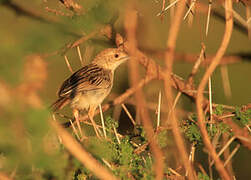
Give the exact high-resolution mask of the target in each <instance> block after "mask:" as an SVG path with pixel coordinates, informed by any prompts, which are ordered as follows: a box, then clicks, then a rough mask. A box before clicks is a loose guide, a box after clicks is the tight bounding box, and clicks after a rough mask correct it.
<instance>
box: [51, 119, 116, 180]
mask: <svg viewBox="0 0 251 180" xmlns="http://www.w3.org/2000/svg"><path fill="white" fill-rule="evenodd" d="M51 123H52V125H53V127H54V128H55V130H56V132H57V134H58V135H59V136H60V137H61V139H62V143H63V145H64V146H65V147H66V149H68V150H69V152H70V153H71V154H72V155H73V156H74V157H75V158H77V159H78V160H79V161H80V162H81V163H82V164H83V165H84V166H86V168H88V169H89V170H91V171H92V172H93V173H94V174H95V175H96V176H97V177H98V178H100V179H111V180H113V179H114V180H115V179H117V178H116V177H115V176H114V175H112V174H111V173H110V172H109V171H108V170H107V169H106V168H105V167H103V166H102V165H101V164H100V163H99V162H98V161H97V160H96V159H95V158H93V157H92V156H91V154H89V153H88V152H87V151H86V150H85V149H84V148H83V147H82V146H81V145H80V144H79V143H78V142H77V141H76V140H75V139H74V138H73V137H72V136H71V135H70V134H69V133H68V132H67V131H66V130H65V129H64V128H63V127H61V126H60V125H59V124H57V122H55V121H52V122H51Z"/></svg>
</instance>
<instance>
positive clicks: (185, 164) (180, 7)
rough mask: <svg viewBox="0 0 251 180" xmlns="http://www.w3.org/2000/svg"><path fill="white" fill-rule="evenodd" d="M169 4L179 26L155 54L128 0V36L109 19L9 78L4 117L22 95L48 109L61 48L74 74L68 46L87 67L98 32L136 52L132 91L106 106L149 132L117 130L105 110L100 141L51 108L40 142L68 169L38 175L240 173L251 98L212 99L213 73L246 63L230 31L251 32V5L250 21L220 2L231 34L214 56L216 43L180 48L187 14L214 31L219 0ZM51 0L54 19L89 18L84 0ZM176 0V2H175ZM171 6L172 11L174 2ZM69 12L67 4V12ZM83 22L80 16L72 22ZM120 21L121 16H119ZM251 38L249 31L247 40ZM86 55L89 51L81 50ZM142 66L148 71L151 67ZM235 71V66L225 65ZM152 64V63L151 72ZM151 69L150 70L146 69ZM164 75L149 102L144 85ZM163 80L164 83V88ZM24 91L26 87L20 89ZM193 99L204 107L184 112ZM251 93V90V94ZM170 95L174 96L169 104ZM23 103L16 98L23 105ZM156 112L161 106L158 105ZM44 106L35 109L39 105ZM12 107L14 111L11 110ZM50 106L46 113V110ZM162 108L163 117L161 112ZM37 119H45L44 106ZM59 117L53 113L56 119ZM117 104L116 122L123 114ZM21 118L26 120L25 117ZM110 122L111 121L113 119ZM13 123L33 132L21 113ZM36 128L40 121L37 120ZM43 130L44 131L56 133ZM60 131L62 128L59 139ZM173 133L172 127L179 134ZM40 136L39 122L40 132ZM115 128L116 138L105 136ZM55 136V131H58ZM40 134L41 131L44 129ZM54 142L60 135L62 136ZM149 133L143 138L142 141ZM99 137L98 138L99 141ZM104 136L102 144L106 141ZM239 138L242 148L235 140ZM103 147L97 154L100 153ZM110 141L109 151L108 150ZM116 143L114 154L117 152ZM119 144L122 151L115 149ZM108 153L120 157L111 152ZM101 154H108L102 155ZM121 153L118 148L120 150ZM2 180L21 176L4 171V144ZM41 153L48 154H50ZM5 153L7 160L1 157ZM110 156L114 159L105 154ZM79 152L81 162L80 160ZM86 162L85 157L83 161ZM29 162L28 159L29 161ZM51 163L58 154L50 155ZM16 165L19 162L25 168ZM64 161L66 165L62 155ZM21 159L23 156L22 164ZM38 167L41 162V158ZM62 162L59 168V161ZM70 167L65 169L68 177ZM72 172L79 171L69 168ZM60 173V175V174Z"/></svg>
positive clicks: (228, 1)
mask: <svg viewBox="0 0 251 180" xmlns="http://www.w3.org/2000/svg"><path fill="white" fill-rule="evenodd" d="M170 2H172V3H169V1H165V0H162V1H161V2H158V3H159V4H161V6H162V9H160V13H159V14H158V15H157V16H158V17H159V20H160V21H164V18H165V13H166V11H171V12H172V13H173V14H171V18H170V21H171V23H170V29H169V30H168V33H166V35H167V36H168V38H167V42H166V50H165V51H158V50H156V51H154V52H152V53H149V52H148V51H147V50H145V51H144V52H143V51H142V50H140V49H139V47H138V42H137V27H138V19H139V18H138V16H140V14H139V13H138V12H137V8H138V3H135V2H134V1H128V2H126V3H125V7H124V8H123V9H124V18H123V23H124V24H123V28H124V31H125V32H124V35H123V36H122V35H121V34H122V33H121V34H120V33H118V32H116V30H115V28H114V26H113V24H110V25H103V26H101V27H98V28H96V30H94V31H92V32H91V33H89V34H85V35H83V36H82V37H79V38H77V39H76V40H75V41H72V42H71V43H68V44H67V45H66V46H64V48H62V49H59V50H57V51H56V52H54V53H48V54H42V55H31V56H29V57H27V60H26V63H25V66H24V70H23V71H24V72H23V74H24V75H23V76H24V77H26V78H24V80H23V82H22V83H20V84H19V85H18V86H17V87H9V86H8V85H7V83H5V82H1V81H0V92H1V94H2V96H3V98H1V99H0V107H3V110H0V113H2V114H5V111H8V110H10V108H9V107H11V106H13V105H14V104H15V103H16V102H13V100H12V99H13V98H15V99H17V100H18V101H17V103H18V105H19V107H22V108H28V107H29V108H34V109H43V100H42V99H41V97H40V96H39V93H38V92H39V91H41V89H43V88H44V86H45V85H44V83H45V80H46V79H47V78H48V75H47V69H48V67H47V64H48V62H46V63H45V60H44V59H46V58H48V57H51V56H54V55H55V54H61V55H62V59H63V56H64V59H65V61H66V65H67V67H68V69H69V71H70V72H73V70H72V67H71V65H70V62H69V60H68V58H67V57H68V55H67V53H68V52H69V51H74V52H76V54H78V56H79V59H80V61H81V64H84V61H85V60H86V59H89V58H90V57H91V55H90V54H92V51H93V50H91V48H90V47H89V46H87V48H86V49H85V50H81V47H83V45H84V44H85V43H86V42H87V41H88V40H92V39H97V38H100V39H101V38H104V37H105V38H106V40H107V41H109V43H110V44H112V45H113V46H116V47H123V48H124V50H125V51H126V52H127V53H128V54H129V55H130V56H131V59H130V61H129V62H128V78H129V82H130V83H129V84H130V88H128V89H127V90H126V91H125V92H124V93H122V94H120V95H117V96H116V97H115V96H112V98H111V101H110V102H109V103H104V104H102V112H103V113H104V112H106V111H108V110H110V109H119V108H120V110H119V111H121V109H123V111H125V112H126V115H127V116H128V119H130V120H131V124H133V125H134V126H135V127H134V130H135V129H136V130H139V131H140V133H138V134H137V133H136V134H137V135H135V132H134V131H133V132H132V133H131V134H129V135H128V134H127V135H125V134H123V135H122V134H119V133H118V132H117V130H116V128H117V127H118V124H117V122H115V121H114V120H111V118H109V117H108V115H107V114H106V113H104V117H103V116H102V126H98V127H99V129H100V130H102V132H103V133H102V134H104V136H103V137H102V139H101V140H98V139H97V138H96V137H95V136H90V135H88V134H90V133H88V132H85V130H86V128H84V129H85V130H84V134H85V136H84V137H83V138H82V139H81V138H80V137H79V135H78V132H77V130H76V129H77V128H76V127H75V126H76V125H75V122H74V121H73V119H72V118H71V117H68V116H66V115H62V114H54V115H50V117H47V116H48V112H47V110H43V111H45V112H42V113H45V114H46V115H41V116H46V118H45V119H47V118H48V119H49V126H48V127H46V129H47V130H48V129H50V134H49V135H48V134H47V135H48V136H49V138H48V137H47V138H48V139H46V137H41V138H37V139H35V141H36V143H38V144H43V148H42V149H43V151H45V154H49V155H50V154H54V155H55V151H57V153H59V154H61V155H63V156H64V157H63V159H64V163H65V164H66V165H65V166H64V168H62V167H60V168H61V170H62V171H61V172H60V173H61V176H58V177H57V175H55V174H58V173H55V174H54V173H53V172H49V173H51V174H53V175H52V176H44V174H46V173H47V171H46V170H47V169H48V168H46V164H45V167H43V168H44V169H43V170H39V168H35V166H34V169H33V170H32V173H31V174H32V175H30V177H31V179H39V178H41V179H61V178H62V179H79V180H80V179H92V178H94V177H97V178H99V179H120V178H121V179H132V180H133V179H158V180H161V179H189V180H194V179H203V180H206V179H216V178H218V177H220V178H221V179H226V180H228V179H236V176H235V172H234V171H233V168H232V159H233V158H234V156H235V154H236V152H237V151H238V149H239V148H240V147H245V148H246V149H248V150H249V153H250V151H251V130H250V125H251V124H250V116H251V104H246V105H243V106H241V107H233V106H229V105H219V104H216V103H214V102H213V100H212V99H213V96H214V94H213V93H212V88H211V76H212V74H213V73H214V72H215V69H216V67H217V66H218V65H227V64H232V63H237V62H241V61H242V58H241V57H240V56H238V55H231V56H230V55H228V56H225V52H226V49H227V47H228V45H229V41H230V38H231V37H232V31H233V24H234V23H235V24H240V26H241V27H244V29H245V30H246V31H247V32H248V35H250V34H251V33H250V30H251V29H250V22H251V20H250V7H249V5H250V2H249V1H241V2H237V3H243V4H244V5H245V6H246V15H247V18H246V19H247V20H244V19H240V18H241V16H240V15H238V14H237V13H236V12H235V11H234V10H233V7H232V4H233V3H236V2H233V1H232V0H225V1H224V2H220V3H219V4H217V6H222V7H224V11H225V12H224V13H225V14H224V16H222V17H224V19H223V21H222V22H224V23H225V25H224V26H225V30H224V34H223V36H222V37H221V39H222V40H221V44H220V46H219V47H218V48H217V49H218V50H217V52H216V53H215V54H214V55H211V56H207V55H206V49H207V45H206V43H204V42H201V50H200V53H199V54H192V53H183V54H182V53H178V52H177V51H176V42H177V38H178V36H179V31H180V28H181V24H182V23H184V19H188V22H189V24H190V25H191V26H192V25H193V21H194V19H193V17H194V14H195V13H202V14H204V16H205V15H206V16H207V18H206V19H207V20H206V28H205V32H206V33H205V37H206V36H207V34H208V28H209V26H210V17H211V16H213V14H214V13H215V11H214V10H213V9H212V7H211V3H212V2H211V1H210V2H209V6H206V5H205V4H204V3H202V2H197V1H184V0H180V1H170ZM44 3H45V4H46V8H45V9H46V13H51V14H53V15H55V16H62V17H71V16H73V15H74V16H84V15H83V14H82V13H83V12H82V10H83V9H84V7H82V6H81V5H79V4H78V1H75V0H62V1H60V6H59V7H58V9H54V8H50V6H49V5H48V6H47V3H48V2H47V1H45V2H44ZM169 4H170V6H168V5H169ZM2 5H5V6H6V7H9V8H12V9H13V10H15V11H17V12H18V13H21V14H23V15H25V16H28V17H31V18H38V19H40V20H42V21H49V22H50V23H58V22H57V21H54V20H53V19H48V18H47V17H46V18H45V17H43V16H41V15H40V14H38V13H35V12H33V11H30V10H28V9H27V8H25V7H19V6H18V4H15V3H13V1H3V2H2ZM166 7H167V8H166ZM65 9H68V11H66V10H65ZM73 20H74V19H73ZM115 21H116V20H115ZM247 38H248V37H247ZM81 51H83V52H85V53H84V55H82V54H83V53H82V52H81ZM149 54H151V55H153V56H150V55H149ZM152 57H158V58H160V59H162V61H163V62H164V65H163V66H161V65H159V64H158V63H157V62H156V61H155V60H154V58H152ZM176 59H180V60H183V61H186V62H189V63H191V64H193V67H192V69H191V72H190V75H189V76H188V78H181V77H179V76H178V75H176V74H175V73H174V70H173V69H174V68H173V66H174V64H175V63H176V62H177V61H176ZM142 67H143V68H142ZM202 67H206V70H205V72H204V74H203V76H202V77H201V79H200V80H199V83H198V84H197V85H196V84H195V77H196V75H197V74H198V72H199V71H200V69H201V68H202ZM225 68H226V67H225ZM142 69H143V70H142ZM141 71H144V73H139V72H141ZM224 71H226V69H225V70H224V66H223V67H222V72H223V79H224V83H223V86H224V91H225V93H226V96H231V90H230V85H229V79H228V76H227V75H226V73H225V76H224ZM156 82H158V83H159V84H161V85H160V86H158V87H157V86H156V92H159V99H158V101H157V100H156V104H154V105H153V106H151V105H150V104H149V102H148V100H147V96H149V93H146V92H145V90H144V87H145V86H147V85H149V84H150V85H151V83H152V84H154V83H156ZM161 87H163V88H161ZM14 92H19V93H14ZM182 96H186V97H189V99H191V103H193V104H195V105H196V112H188V111H187V110H186V109H182V108H181V107H179V106H178V105H177V104H179V101H181V97H182ZM247 98H250V97H247ZM163 102H165V103H163ZM125 103H126V104H130V105H133V107H134V109H135V110H136V114H137V117H136V115H135V113H132V112H130V110H129V109H127V106H126V105H125ZM16 106H17V105H16ZM152 109H154V110H156V113H154V112H153V110H152ZM35 111H36V110H35ZM11 112H12V110H11ZM46 112H47V113H46ZM100 112H101V109H100V110H99V111H96V116H98V114H100ZM155 115H156V118H153V116H155ZM29 117H31V118H37V119H39V118H41V117H40V115H39V113H38V115H35V116H34V117H33V116H32V115H31V116H29ZM52 117H53V118H52ZM60 117H61V118H63V119H66V120H67V122H66V123H65V124H64V126H68V127H69V128H67V129H66V128H63V127H62V126H61V125H60V124H61V123H60V121H59V120H58V119H60ZM116 117H118V115H117V116H116V113H115V110H114V116H113V117H112V119H116ZM20 119H21V118H20ZM80 120H81V123H82V125H83V126H89V125H90V123H89V120H88V116H87V115H83V116H82V117H81V119H80ZM110 121H111V122H110ZM16 122H17V121H13V122H11V125H10V126H11V127H13V128H14V129H15V127H18V130H16V129H15V130H13V132H14V134H15V136H14V137H16V136H21V137H24V136H25V132H26V130H25V127H23V124H22V123H23V122H22V120H20V121H18V122H19V124H16ZM30 127H31V128H32V127H35V126H33V124H32V123H31V122H30ZM47 130H44V131H47ZM53 132H56V136H55V137H54V136H53V135H51V134H53ZM170 132H171V133H170ZM30 133H31V135H32V129H31V132H30ZM106 133H107V135H106ZM54 135H55V134H54ZM38 136H40V135H38ZM134 136H138V137H139V138H140V142H138V141H134V140H133V138H134ZM52 137H53V138H54V139H53V138H52ZM170 137H171V139H173V143H174V144H173V147H175V149H177V152H175V153H176V155H175V153H172V155H173V156H174V157H173V159H175V163H173V164H175V165H170V163H168V161H169V160H170V159H172V158H170V154H168V151H169V149H168V148H169V146H168V145H167V143H168V142H167V141H168V139H170ZM142 139H143V140H142ZM23 140H24V141H23V142H22V141H19V142H18V144H19V145H21V144H20V143H25V144H27V146H29V147H24V149H23V150H22V152H25V151H26V150H27V151H29V152H32V151H35V150H34V149H33V148H32V147H33V146H34V145H35V146H36V143H35V142H33V141H32V142H29V140H27V139H25V138H23ZM92 141H93V142H94V143H92ZM99 143H100V144H101V145H102V146H100V145H99ZM233 143H234V146H235V147H234V148H230V147H232V146H233V145H232V144H233ZM95 148H96V149H99V148H100V149H99V152H98V153H97V150H96V151H95ZM102 148H104V149H102ZM107 149H110V150H112V151H113V152H110V151H108V150H107ZM198 149H200V150H203V151H204V152H206V154H207V158H208V161H207V162H206V163H204V164H201V163H200V162H199V161H197V160H198V157H196V151H197V150H198ZM115 150H116V152H114V151H115ZM106 151H108V152H109V153H110V154H111V155H110V154H109V153H108V154H109V155H110V156H111V157H108V155H105V153H106ZM99 153H100V154H99ZM113 153H114V154H115V155H114V154H113ZM0 155H1V156H0V179H3V180H4V179H19V175H18V173H16V169H8V168H6V169H4V168H3V169H4V170H3V171H1V164H4V163H1V162H2V161H3V160H2V159H4V161H8V159H7V160H6V158H7V157H5V154H4V152H2V150H1V146H0ZM41 156H42V155H41ZM1 157H3V158H1ZM106 158H107V159H106ZM73 159H74V160H73ZM76 159H77V160H78V161H77V163H76V162H74V161H76ZM25 160H27V159H21V160H20V161H25ZM48 161H50V160H48ZM19 163H20V162H17V163H16V164H17V165H16V168H17V169H18V168H20V167H19V165H18V164H19ZM57 163H58V162H57ZM20 164H21V166H22V163H20ZM32 165H33V164H32ZM52 169H53V168H52ZM62 174H63V175H62ZM69 174H70V175H69ZM60 177H61V178H60Z"/></svg>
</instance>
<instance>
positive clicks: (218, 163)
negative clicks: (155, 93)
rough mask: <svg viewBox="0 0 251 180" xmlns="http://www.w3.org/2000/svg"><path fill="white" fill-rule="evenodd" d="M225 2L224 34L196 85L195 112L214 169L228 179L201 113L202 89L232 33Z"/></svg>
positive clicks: (231, 21)
mask: <svg viewBox="0 0 251 180" xmlns="http://www.w3.org/2000/svg"><path fill="white" fill-rule="evenodd" d="M225 4H226V9H227V10H226V11H225V16H226V27H225V34H224V37H223V40H222V43H221V46H220V48H219V49H218V51H217V53H216V56H215V58H214V60H213V61H212V63H211V64H210V66H209V68H208V69H207V71H206V72H205V74H204V76H203V78H202V80H201V82H200V85H199V87H198V93H197V99H196V107H197V113H198V123H199V127H200V131H201V134H202V138H203V142H204V144H205V146H206V147H207V149H208V151H209V154H210V155H211V157H212V158H213V159H214V161H215V164H216V169H217V170H218V172H219V174H220V176H221V177H222V179H230V177H229V175H228V173H227V171H226V169H225V168H224V166H223V164H222V162H221V160H220V159H219V157H218V156H217V153H216V151H215V149H214V147H213V146H212V143H211V141H210V138H209V136H208V133H207V130H206V127H205V118H204V114H203V91H204V89H205V86H206V84H207V82H208V79H209V77H210V76H211V74H212V73H213V71H214V70H215V68H216V66H217V65H218V64H219V62H220V60H221V58H222V57H223V55H224V53H225V51H226V48H227V46H228V43H229V41H230V37H231V34H232V28H233V17H232V13H231V12H230V11H231V9H232V1H231V0H226V1H225Z"/></svg>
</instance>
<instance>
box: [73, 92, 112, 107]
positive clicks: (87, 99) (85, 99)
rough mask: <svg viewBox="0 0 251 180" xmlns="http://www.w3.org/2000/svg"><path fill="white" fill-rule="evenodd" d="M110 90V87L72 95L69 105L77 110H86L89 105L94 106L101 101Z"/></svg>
mask: <svg viewBox="0 0 251 180" xmlns="http://www.w3.org/2000/svg"><path fill="white" fill-rule="evenodd" d="M110 91H111V88H108V89H105V90H104V89H98V90H92V91H86V92H83V93H82V94H79V95H77V96H76V97H74V99H73V101H72V103H71V107H72V108H74V109H78V110H84V109H86V110H88V109H89V108H90V107H93V108H96V107H97V106H98V105H99V104H101V103H102V102H103V100H104V99H105V98H106V96H107V95H108V94H109V93H110Z"/></svg>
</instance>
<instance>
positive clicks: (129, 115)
mask: <svg viewBox="0 0 251 180" xmlns="http://www.w3.org/2000/svg"><path fill="white" fill-rule="evenodd" d="M121 106H122V108H123V109H124V111H125V112H126V114H127V116H128V117H129V119H130V120H131V122H132V124H133V125H134V126H136V122H135V120H134V119H133V117H132V115H131V113H130V112H129V111H128V109H127V107H126V106H125V104H124V103H123V104H121Z"/></svg>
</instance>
